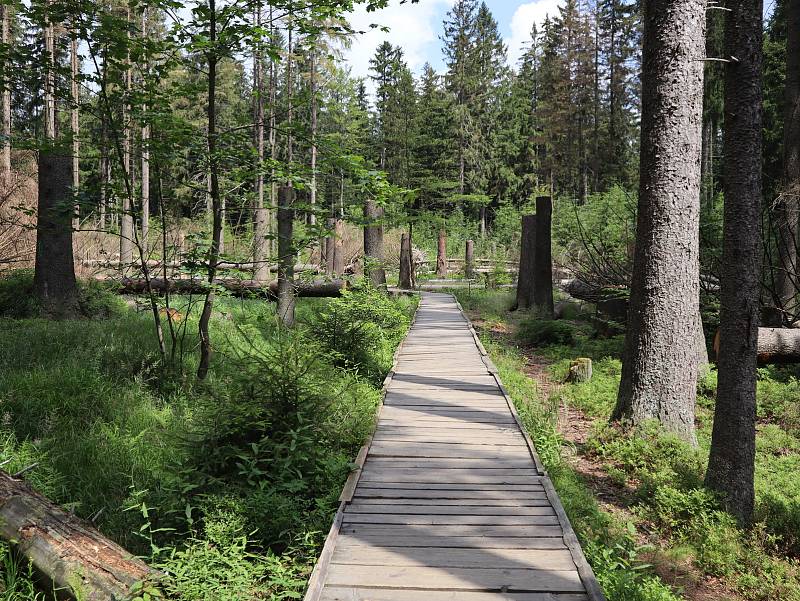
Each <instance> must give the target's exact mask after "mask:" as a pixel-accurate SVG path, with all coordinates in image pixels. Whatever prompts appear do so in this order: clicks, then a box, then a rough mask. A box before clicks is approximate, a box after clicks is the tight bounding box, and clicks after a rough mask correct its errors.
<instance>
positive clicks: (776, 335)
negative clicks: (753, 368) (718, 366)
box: [714, 328, 800, 365]
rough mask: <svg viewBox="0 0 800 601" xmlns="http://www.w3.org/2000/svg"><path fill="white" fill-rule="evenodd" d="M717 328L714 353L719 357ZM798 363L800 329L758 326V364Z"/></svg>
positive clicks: (799, 360)
mask: <svg viewBox="0 0 800 601" xmlns="http://www.w3.org/2000/svg"><path fill="white" fill-rule="evenodd" d="M719 347H720V340H719V330H717V333H716V334H715V335H714V354H715V355H716V356H717V358H719ZM773 363H800V329H797V328H758V364H759V365H769V364H773Z"/></svg>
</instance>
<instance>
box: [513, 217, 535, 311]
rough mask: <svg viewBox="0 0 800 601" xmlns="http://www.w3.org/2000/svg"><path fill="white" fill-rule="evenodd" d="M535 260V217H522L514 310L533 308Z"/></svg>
mask: <svg viewBox="0 0 800 601" xmlns="http://www.w3.org/2000/svg"><path fill="white" fill-rule="evenodd" d="M535 258H536V215H523V216H522V237H521V240H520V246H519V273H518V274H517V300H516V303H515V305H514V308H515V309H529V308H530V307H532V306H533V279H534V263H535Z"/></svg>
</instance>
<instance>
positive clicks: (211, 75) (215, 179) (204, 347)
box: [197, 0, 223, 380]
mask: <svg viewBox="0 0 800 601" xmlns="http://www.w3.org/2000/svg"><path fill="white" fill-rule="evenodd" d="M208 18H209V25H208V30H209V46H210V47H209V50H208V52H207V54H206V62H207V65H208V75H207V78H208V79H207V86H208V106H207V111H206V115H207V125H206V129H207V132H208V184H209V190H208V191H209V197H210V199H211V211H212V215H211V217H212V226H211V246H210V247H209V249H208V256H207V260H208V283H209V284H212V283H213V282H214V280H215V279H216V277H217V263H218V262H219V256H220V252H222V251H221V246H222V244H221V243H222V235H223V234H222V216H223V214H222V199H221V194H220V189H219V158H218V156H217V66H218V62H219V59H218V56H217V48H216V43H217V4H216V0H208ZM214 300H215V294H214V287H213V286H209V287H208V289H207V291H206V297H205V300H204V301H203V310H202V312H201V313H200V321H199V322H198V326H197V330H198V334H199V336H200V362H199V364H198V366H197V378H198V379H200V380H203V379H205V377H206V376H207V375H208V370H209V368H210V367H211V334H210V332H209V327H208V326H209V323H210V322H211V313H212V311H213V309H214Z"/></svg>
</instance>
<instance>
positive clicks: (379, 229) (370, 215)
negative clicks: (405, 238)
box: [364, 199, 386, 288]
mask: <svg viewBox="0 0 800 601" xmlns="http://www.w3.org/2000/svg"><path fill="white" fill-rule="evenodd" d="M364 218H365V219H366V221H367V225H366V226H365V227H364V270H365V272H366V273H367V275H368V276H369V279H370V281H371V282H372V285H373V286H375V287H376V288H385V287H386V269H384V266H383V224H382V223H381V222H380V220H381V219H382V218H383V207H379V206H378V205H377V203H376V202H375V201H374V200H372V199H367V200H366V201H365V202H364Z"/></svg>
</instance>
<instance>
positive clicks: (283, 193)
mask: <svg viewBox="0 0 800 601" xmlns="http://www.w3.org/2000/svg"><path fill="white" fill-rule="evenodd" d="M293 203H294V189H292V188H290V187H289V186H282V187H281V188H280V190H278V284H277V285H278V318H279V319H280V320H281V322H282V323H283V325H285V326H287V327H291V326H293V325H294V305H295V298H294V259H295V256H294V254H295V249H294V208H293V207H292V205H293Z"/></svg>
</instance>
